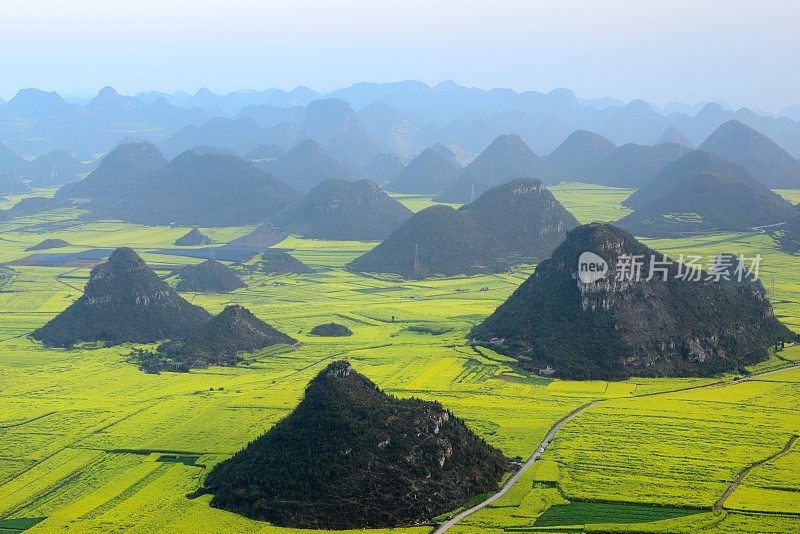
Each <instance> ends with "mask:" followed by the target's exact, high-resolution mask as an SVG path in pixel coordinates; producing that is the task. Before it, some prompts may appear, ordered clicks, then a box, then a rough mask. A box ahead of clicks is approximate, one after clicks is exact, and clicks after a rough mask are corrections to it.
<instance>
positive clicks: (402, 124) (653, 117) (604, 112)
mask: <svg viewBox="0 0 800 534" xmlns="http://www.w3.org/2000/svg"><path fill="white" fill-rule="evenodd" d="M798 109H800V108H798V107H797V106H790V107H788V108H786V110H784V112H783V113H782V115H781V116H771V115H767V114H764V113H763V112H757V111H754V110H751V109H748V108H741V109H738V110H732V109H729V108H728V107H727V106H726V105H723V104H720V103H706V104H703V105H685V104H671V105H669V106H665V107H664V108H660V107H656V106H653V105H651V104H648V103H646V102H644V101H642V100H633V101H631V102H628V103H622V102H620V101H618V100H614V99H595V100H582V99H579V98H577V97H576V96H575V95H574V94H573V93H572V92H571V91H569V90H567V89H557V90H554V91H551V92H549V93H540V92H535V91H525V92H516V91H512V90H510V89H490V90H483V89H476V88H467V87H463V86H459V85H458V84H456V83H454V82H451V81H447V82H443V83H440V84H438V85H435V86H433V87H431V86H429V85H426V84H424V83H421V82H416V81H405V82H397V83H358V84H355V85H353V86H351V87H347V88H343V89H339V90H336V91H333V92H331V93H328V94H326V95H322V94H320V93H318V92H316V91H313V90H311V89H308V88H305V87H299V88H296V89H294V90H292V91H288V92H287V91H282V90H279V89H267V90H265V91H235V92H232V93H229V94H228V95H217V94H214V93H212V92H211V91H209V90H207V89H201V90H200V91H197V93H195V94H194V95H189V94H186V93H174V94H166V93H159V92H157V91H152V92H147V93H140V94H139V95H136V96H125V95H120V94H118V93H117V92H116V91H114V89H112V88H110V87H107V88H104V89H102V90H101V91H100V92H99V93H98V95H97V96H96V97H95V98H94V99H92V100H89V101H86V102H84V103H82V104H75V103H69V102H67V101H66V100H64V99H63V98H62V97H61V96H59V95H58V94H57V93H54V92H46V91H41V90H38V89H23V90H21V91H20V92H19V93H18V94H17V95H16V96H15V97H14V98H12V99H11V100H10V101H9V102H7V103H5V104H0V142H3V143H5V144H6V145H8V146H10V147H11V148H12V149H13V150H14V151H16V152H18V153H21V154H24V155H26V156H38V155H42V154H44V153H46V152H49V151H52V150H55V149H62V150H66V151H67V152H68V153H70V154H72V155H76V156H79V158H78V159H81V160H86V159H89V157H88V156H90V155H91V154H94V153H104V152H107V151H109V150H110V149H111V148H113V146H115V145H116V144H117V143H118V142H119V141H120V140H121V139H122V138H124V137H125V136H128V135H133V136H135V137H138V138H140V140H148V141H151V142H155V143H160V142H164V141H166V140H167V139H168V138H170V137H172V136H174V135H176V134H177V133H178V132H179V131H181V130H182V129H184V128H185V127H187V126H194V127H195V128H198V129H199V128H201V127H202V126H203V125H205V124H206V123H208V122H209V121H210V120H212V123H211V124H212V126H214V127H218V128H220V129H224V128H223V126H222V125H221V124H219V123H218V122H213V121H216V120H217V119H219V118H224V119H226V120H229V121H233V123H239V121H242V120H246V121H247V122H246V123H245V124H247V127H248V128H252V125H255V126H256V127H257V128H259V132H258V133H257V135H256V138H254V139H252V140H251V141H248V142H247V143H245V144H247V145H248V146H249V145H252V146H249V148H247V150H250V149H252V148H254V146H255V144H257V143H269V144H277V145H279V146H282V147H284V148H291V146H292V145H293V144H295V143H296V142H298V141H299V140H302V139H303V138H307V137H310V138H314V139H316V140H317V141H318V142H320V144H322V145H323V146H324V147H325V148H326V149H327V150H329V151H330V152H331V154H332V155H333V156H334V157H336V158H337V159H340V160H346V159H352V160H353V161H354V162H355V163H356V164H358V165H360V166H363V165H365V164H366V163H367V162H368V161H369V159H371V158H372V157H374V155H375V154H377V153H378V152H375V151H376V150H378V151H379V152H387V151H393V152H397V153H398V154H401V155H404V156H414V155H416V154H418V153H419V152H421V151H422V150H423V149H424V148H425V147H429V146H431V145H433V144H435V143H437V142H441V143H443V144H446V145H457V146H460V147H462V148H463V149H465V150H466V151H467V152H471V153H477V152H480V151H482V150H483V149H484V148H486V146H488V144H489V143H491V141H492V140H493V139H494V138H496V137H497V136H498V135H501V134H506V133H516V134H517V135H519V136H520V137H521V138H522V139H523V141H525V143H526V144H528V145H529V146H530V147H531V149H532V150H533V151H534V152H535V153H536V154H539V155H546V154H549V153H551V152H552V151H553V150H555V148H556V147H557V146H558V145H559V144H560V143H561V142H562V141H563V140H564V139H566V138H567V136H569V135H570V134H571V133H572V132H574V131H576V130H587V131H591V132H595V133H597V134H599V135H602V136H604V137H606V138H607V139H609V140H610V141H611V142H612V143H613V144H615V145H617V146H620V145H625V144H628V143H634V144H638V145H653V144H661V143H662V142H670V143H678V144H682V145H685V146H688V147H690V148H691V147H693V146H699V145H700V144H701V143H702V142H703V141H704V140H705V139H706V138H707V137H708V136H709V135H710V134H711V133H712V132H714V131H715V130H716V129H717V128H719V127H720V126H721V125H722V124H724V123H726V122H728V121H730V120H738V121H740V122H742V123H743V124H746V125H748V126H750V127H751V128H754V129H756V130H758V131H759V132H761V133H762V134H764V135H766V136H768V137H769V138H770V139H772V140H773V141H774V142H775V143H777V144H778V145H779V146H781V147H782V148H783V149H784V150H786V151H787V152H788V153H789V154H791V155H792V156H793V157H797V156H800V122H798V121H799V120H800V112H798V111H797V110H798ZM354 110H356V111H354ZM309 114H311V115H313V116H315V117H316V118H314V117H312V118H309V117H308V115H309ZM325 117H328V119H330V120H329V121H328V122H326V121H325V120H318V119H320V118H325ZM337 124H338V125H346V128H344V129H342V130H339V129H338V126H335V125H337ZM331 125H334V128H330V126H331ZM239 127H240V128H242V129H243V128H244V127H243V126H241V125H240V126H239ZM211 130H213V128H206V129H205V130H204V131H201V132H195V131H193V130H192V129H190V130H189V131H183V132H182V133H181V135H180V136H178V137H177V138H176V139H172V140H170V142H169V143H168V144H166V145H165V146H164V147H163V148H164V150H165V153H166V154H167V155H169V156H174V155H177V154H178V153H180V152H183V151H185V150H187V149H189V148H191V147H192V146H196V145H198V144H215V143H207V142H206V141H203V142H198V141H197V140H191V138H192V136H193V135H197V136H198V137H204V138H205V139H206V140H209V139H213V138H214V135H215V134H214V133H213V131H211ZM235 139H236V136H235V135H234V136H233V138H232V139H222V140H220V142H221V141H226V144H227V145H228V146H220V148H233V149H235V150H237V152H238V153H240V154H244V153H245V148H244V147H242V146H233V145H232V144H231V142H232V141H235ZM187 140H190V141H187ZM181 142H183V144H181ZM187 145H191V146H187ZM353 146H357V147H359V148H357V149H355V150H353V149H352V147H353ZM368 147H372V148H371V149H368ZM84 156H87V157H84ZM359 158H364V159H366V161H360V160H359Z"/></svg>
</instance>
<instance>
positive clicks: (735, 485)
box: [714, 436, 797, 510]
mask: <svg viewBox="0 0 800 534" xmlns="http://www.w3.org/2000/svg"><path fill="white" fill-rule="evenodd" d="M795 441H797V436H792V437H791V438H789V441H788V442H787V443H786V445H785V446H784V447H783V449H781V450H780V451H779V452H777V453H776V454H773V455H772V456H770V457H769V458H767V459H766V460H762V461H760V462H758V463H757V464H753V465H751V466H750V467H748V468H747V469H745V470H744V471H742V472H741V473H739V476H738V477H736V480H734V481H733V484H731V485H730V487H728V490H727V491H726V492H725V493H724V494H723V495H722V498H721V499H720V500H719V501H717V504H715V505H714V510H722V509H723V508H724V507H725V501H727V500H728V497H730V496H731V494H732V493H733V492H734V491H736V488H738V487H739V484H741V483H742V481H743V480H744V479H745V477H746V476H747V475H749V474H750V471H752V470H753V469H755V468H756V467H759V466H762V465H764V464H766V463H769V462H771V461H773V460H775V459H776V458H780V457H781V456H783V455H784V454H787V453H788V452H789V450H790V449H791V448H792V445H794V442H795Z"/></svg>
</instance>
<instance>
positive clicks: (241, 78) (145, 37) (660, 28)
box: [0, 0, 800, 111]
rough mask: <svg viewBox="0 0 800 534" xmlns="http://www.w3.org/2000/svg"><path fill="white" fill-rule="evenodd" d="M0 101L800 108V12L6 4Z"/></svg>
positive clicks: (57, 0)
mask: <svg viewBox="0 0 800 534" xmlns="http://www.w3.org/2000/svg"><path fill="white" fill-rule="evenodd" d="M0 50H2V52H0V98H3V99H6V100H8V99H9V98H11V97H12V96H13V95H14V94H15V93H16V92H17V90H19V89H20V88H24V87H38V88H41V89H46V90H55V91H58V92H59V93H62V94H81V93H83V94H94V93H96V92H97V91H98V90H99V89H100V88H102V87H104V86H106V85H111V86H113V87H115V88H116V89H117V90H118V91H119V92H121V93H124V94H135V93H137V92H139V91H146V90H153V89H156V90H162V91H167V92H172V91H174V90H176V89H181V90H185V91H188V92H194V91H196V90H197V89H198V88H200V87H208V88H209V89H211V90H213V91H215V92H219V93H226V92H228V91H231V90H236V89H265V88H268V87H278V88H282V89H291V88H293V87H295V86H298V85H306V86H309V87H311V88H314V89H316V90H318V91H321V92H325V91H330V90H333V89H336V88H339V87H344V86H348V85H350V84H352V83H355V82H359V81H376V82H383V81H399V80H405V79H416V80H421V81H424V82H427V83H431V84H435V83H437V82H440V81H442V80H446V79H452V80H454V81H456V82H458V83H460V84H462V85H467V86H474V87H482V88H492V87H510V88H512V89H515V90H518V91H523V90H536V91H549V90H552V89H555V88H559V87H567V88H569V89H572V90H573V91H574V92H575V93H576V94H577V95H578V96H580V97H584V98H593V97H603V96H612V97H616V98H621V99H623V100H630V99H633V98H643V99H645V100H648V101H650V102H654V103H656V104H659V105H663V104H666V103H668V102H673V101H680V102H687V103H694V102H698V101H712V100H725V101H727V102H729V103H731V104H732V105H734V106H736V107H739V106H750V107H755V108H759V109H763V110H767V111H778V110H780V109H782V108H783V107H785V106H786V105H788V104H793V103H798V104H800V53H798V51H800V2H797V1H796V0H754V1H745V0H725V1H723V0H671V1H662V0H647V1H642V0H602V1H598V0H552V1H548V2H542V1H537V0H494V1H484V0H480V1H474V0H425V1H422V0H402V1H397V0H369V1H367V0H280V1H272V0H266V1H263V0H262V1H245V0H224V1H222V2H221V1H219V0H215V1H210V0H191V1H177V0H136V1H134V2H113V1H108V0H102V1H100V0H71V1H64V0H3V1H2V2H0Z"/></svg>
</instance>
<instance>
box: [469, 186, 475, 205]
mask: <svg viewBox="0 0 800 534" xmlns="http://www.w3.org/2000/svg"><path fill="white" fill-rule="evenodd" d="M473 202H475V184H472V188H471V190H470V193H469V203H470V204H472V203H473Z"/></svg>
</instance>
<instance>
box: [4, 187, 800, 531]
mask: <svg viewBox="0 0 800 534" xmlns="http://www.w3.org/2000/svg"><path fill="white" fill-rule="evenodd" d="M553 192H554V194H555V195H556V196H557V197H558V198H559V200H560V201H562V202H563V203H564V205H565V206H566V207H567V208H568V209H570V210H571V211H573V212H574V213H575V214H576V216H577V217H578V219H579V220H580V221H581V222H588V221H591V220H615V219H618V218H619V217H621V216H623V215H624V214H625V213H626V210H624V208H622V207H621V206H620V202H621V200H622V199H624V198H625V197H626V195H627V194H628V192H626V191H623V190H614V189H608V188H598V187H592V186H586V185H583V184H562V185H561V186H557V187H555V188H553ZM401 200H402V201H403V202H406V203H407V204H408V205H409V206H410V207H412V209H415V210H419V209H422V208H424V207H425V206H427V205H429V204H430V201H429V199H425V198H421V197H411V198H401ZM79 215H80V212H79V211H78V210H59V211H56V212H53V213H50V214H47V215H45V216H35V217H34V216H32V217H24V218H20V219H15V220H12V221H9V222H5V223H0V262H11V261H13V260H17V259H19V258H23V257H25V256H27V255H28V254H29V253H26V252H24V249H25V248H27V247H29V246H31V245H33V244H35V243H38V242H39V241H41V240H42V239H43V238H44V236H45V234H46V236H47V237H52V238H59V239H64V240H66V241H68V242H69V243H71V244H72V245H73V246H72V247H69V248H66V249H59V251H64V252H70V251H80V250H85V249H87V248H108V247H112V248H113V247H116V246H122V245H125V246H131V247H133V248H135V249H137V251H139V252H140V253H141V255H142V257H143V258H144V259H145V260H146V261H147V262H148V263H149V264H151V265H152V266H153V267H154V268H156V269H157V270H158V272H159V274H162V275H167V274H168V273H169V272H170V270H171V269H172V268H173V267H175V266H178V265H183V264H187V263H194V262H197V261H200V260H199V259H195V258H190V257H183V256H166V255H162V254H152V253H148V250H153V249H157V248H170V247H172V243H173V242H174V240H175V239H176V238H178V237H180V236H181V235H183V234H184V233H186V231H187V229H186V228H169V227H144V226H138V225H131V224H125V223H119V222H111V221H104V222H80V221H78V220H77V217H79ZM251 230H252V227H249V228H221V229H220V228H218V229H204V230H203V231H204V233H206V234H207V235H209V236H211V237H212V238H213V239H214V240H215V241H216V242H220V243H223V242H227V241H229V240H231V239H234V238H236V237H239V236H242V235H245V234H247V233H248V232H250V231H251ZM649 244H650V245H651V246H653V247H655V248H657V249H659V250H662V251H664V252H666V253H667V254H670V255H679V254H681V253H684V254H703V255H711V254H715V253H719V252H732V253H736V254H740V253H744V254H746V255H748V256H754V255H755V254H760V255H761V256H762V262H761V268H762V273H761V274H762V278H763V279H764V283H765V285H766V287H767V289H768V291H769V292H770V294H771V295H772V297H773V299H774V302H775V308H776V311H777V313H778V314H779V315H781V316H782V318H783V320H784V321H785V322H786V324H788V325H790V326H791V327H792V328H793V329H795V330H797V331H800V276H798V273H800V256H790V255H787V254H784V253H782V252H780V251H778V250H777V249H776V248H775V246H774V244H773V243H772V241H771V239H770V238H769V237H768V236H765V235H753V234H724V235H720V234H717V235H711V236H704V237H700V238H691V239H690V238H687V239H681V240H658V241H651V242H649ZM280 246H281V247H285V248H288V249H292V254H293V255H295V256H296V257H297V258H299V259H300V260H302V261H304V262H305V263H307V264H308V265H310V266H312V267H313V268H315V269H316V272H315V273H314V274H312V275H304V276H294V275H291V276H266V275H263V274H249V275H246V277H245V279H246V281H247V284H248V287H247V288H244V289H241V290H237V291H236V292H234V293H232V294H229V295H217V296H208V295H198V294H185V296H186V297H187V298H188V299H189V300H191V301H193V302H195V303H197V304H200V305H202V306H204V307H206V308H207V309H208V310H209V311H211V312H218V311H220V310H221V309H222V308H223V307H224V306H225V305H226V304H229V303H241V304H244V305H245V306H247V307H248V308H249V309H250V310H252V311H253V312H254V313H255V314H256V315H258V316H259V317H260V318H262V319H264V320H266V321H268V322H270V323H272V324H273V325H275V326H276V327H277V328H279V329H280V330H282V331H285V332H287V333H289V334H291V335H292V336H294V337H296V338H297V339H299V340H300V341H301V345H300V346H299V347H298V348H296V349H294V350H291V351H286V350H267V351H263V352H261V353H258V354H255V355H253V356H252V357H248V359H247V361H246V362H245V364H244V365H241V366H239V367H236V368H210V369H207V370H198V371H193V372H191V373H182V374H170V373H163V374H161V375H147V374H144V373H142V372H140V371H139V370H138V369H137V367H136V366H135V365H133V364H132V363H130V362H129V361H128V354H129V353H130V351H131V347H115V348H106V349H97V350H77V351H63V350H44V349H42V347H41V346H40V345H38V344H37V343H34V342H32V341H31V340H29V339H28V338H27V337H26V334H27V333H29V332H30V331H31V330H33V329H35V328H37V327H38V326H41V325H42V324H44V323H45V322H46V321H47V320H49V319H50V318H51V317H53V316H54V315H55V314H56V313H58V312H59V311H61V310H63V309H64V308H65V307H66V306H67V305H68V304H69V303H70V302H72V301H73V300H75V299H76V298H77V297H78V296H79V295H80V292H81V289H82V287H83V285H84V284H85V282H86V278H87V276H88V274H89V268H88V267H87V266H62V267H36V266H17V267H14V268H15V270H17V271H18V274H17V276H16V277H15V278H14V280H13V281H12V283H11V284H10V285H9V286H7V287H6V288H4V290H3V292H0V520H1V521H0V532H19V531H22V530H23V529H26V528H28V527H30V528H28V530H26V532H30V533H34V532H54V531H68V532H232V533H233V532H270V533H283V532H290V531H291V529H282V528H276V527H272V526H270V525H267V524H264V523H259V522H255V521H251V520H248V519H245V518H242V517H239V516H237V515H234V514H231V513H228V512H224V511H220V510H216V509H213V508H210V507H209V506H208V501H209V497H208V496H206V497H200V498H197V499H193V500H191V499H188V498H186V494H188V493H190V492H191V491H193V490H194V489H196V488H197V487H198V485H199V482H200V480H201V478H202V477H203V476H204V473H205V472H206V471H207V470H208V468H209V467H210V466H212V465H214V464H215V463H217V462H219V461H221V460H223V459H224V458H226V457H228V456H229V455H231V454H232V453H234V452H235V451H237V450H239V449H241V448H242V447H243V446H244V445H246V444H247V442H248V441H250V440H252V439H254V438H255V437H257V436H258V435H260V434H262V433H263V432H264V431H266V430H267V429H269V428H270V427H271V426H272V425H273V424H275V423H276V422H277V421H278V420H280V419H281V418H282V417H284V416H285V415H286V414H288V413H289V412H290V411H291V410H292V409H293V408H294V406H295V405H296V404H297V403H298V402H299V400H300V397H301V395H302V393H303V389H304V388H305V385H306V384H307V382H308V381H309V380H310V379H311V378H312V377H313V376H314V375H315V374H316V373H317V372H319V370H321V369H322V368H323V367H324V366H325V365H326V364H327V363H328V362H330V361H331V360H334V359H339V358H346V359H348V360H349V361H350V362H351V363H352V364H353V365H354V367H355V368H356V369H357V370H359V371H360V372H362V373H363V374H365V375H366V376H368V377H369V378H370V379H372V380H373V381H375V382H376V383H377V384H379V385H380V386H381V387H382V388H384V389H385V390H387V391H389V392H391V393H393V394H395V395H398V396H401V397H410V396H415V397H421V398H426V399H436V400H439V401H440V402H441V403H442V404H443V405H444V406H445V407H447V408H448V409H450V410H452V411H453V412H454V413H455V414H456V415H458V416H460V417H462V418H464V419H465V420H466V421H467V423H468V424H469V426H470V427H471V428H472V429H474V430H475V431H476V432H477V433H478V434H479V435H481V436H482V437H483V438H485V439H486V440H487V441H488V442H489V443H491V444H492V445H495V446H497V447H499V448H500V449H501V450H502V451H503V452H504V453H506V454H507V455H508V456H510V457H512V458H519V459H523V458H527V457H528V456H530V455H531V454H532V453H533V452H534V451H535V450H536V448H537V447H538V446H539V443H540V442H541V441H542V439H543V438H544V436H545V435H546V434H547V432H548V429H549V428H550V427H551V426H552V425H553V424H554V423H555V422H556V421H558V420H559V419H560V418H561V417H562V416H563V415H564V414H566V413H568V412H570V411H572V410H574V409H575V408H577V407H579V406H582V405H584V404H586V403H587V402H589V401H590V400H594V399H602V402H599V403H598V404H596V405H595V406H593V407H592V408H590V409H589V410H587V411H585V412H583V413H582V414H580V415H579V416H578V417H576V418H575V419H573V420H571V421H570V422H569V423H567V424H566V425H565V426H564V428H563V429H562V431H561V432H560V433H559V434H558V435H557V437H556V439H555V440H554V442H553V443H552V444H551V445H550V447H549V448H548V449H547V451H546V452H545V453H544V456H543V460H541V461H539V462H537V463H536V464H534V467H533V468H532V469H531V470H529V471H528V472H527V473H526V474H525V475H524V476H523V477H522V479H521V480H520V482H519V483H518V484H516V485H515V486H514V487H513V488H512V490H511V491H510V492H509V493H508V494H507V495H506V496H505V497H504V498H503V499H501V500H499V501H497V502H496V503H494V504H493V505H492V506H491V507H489V508H487V509H485V510H483V511H481V512H479V513H477V514H475V515H473V516H471V517H469V518H467V519H466V520H465V521H464V522H463V523H460V524H458V525H457V526H456V527H454V528H453V529H452V532H478V531H480V532H515V531H533V530H546V531H548V532H553V531H579V532H580V531H584V530H585V531H602V532H623V531H624V532H701V531H702V532H742V531H756V530H757V531H760V532H776V533H777V532H791V531H800V486H799V485H798V480H800V476H799V475H800V472H799V471H798V465H799V464H798V460H800V456H798V455H799V454H800V449H798V447H799V446H800V445H793V446H792V447H791V448H790V450H789V451H788V452H787V453H786V454H783V455H780V456H776V457H775V458H774V460H770V461H767V462H765V463H762V462H764V461H765V460H767V459H768V458H771V457H773V456H775V455H776V454H778V453H779V452H780V451H781V450H782V449H783V448H784V447H785V446H786V444H787V442H788V441H789V440H790V439H791V437H792V436H796V435H800V369H795V370H780V371H779V372H774V373H771V374H763V375H758V376H756V377H754V378H753V379H751V380H744V381H733V380H732V378H733V377H722V378H721V379H720V380H722V381H724V383H716V382H718V381H716V380H698V379H686V380H678V379H668V380H656V379H651V380H643V379H635V380H629V381H625V382H621V383H607V382H580V383H579V382H564V381H550V380H547V379H542V378H538V377H530V376H527V375H526V374H525V373H522V372H520V371H519V370H518V369H516V368H515V367H514V366H513V365H512V364H513V362H512V361H510V360H509V359H508V358H505V357H502V356H499V355H497V354H494V353H492V352H490V351H487V350H485V349H481V350H480V351H475V350H473V349H471V348H469V347H466V346H464V336H465V334H466V332H467V331H468V330H469V329H470V327H471V326H472V325H474V324H476V323H478V322H479V321H481V320H482V318H483V317H485V316H486V315H488V314H489V313H491V312H492V311H493V310H494V309H495V308H496V307H497V305H498V304H499V303H501V302H502V301H503V300H504V299H505V298H507V297H508V296H509V295H510V294H511V292H513V291H514V289H515V288H516V287H517V286H518V285H519V284H520V283H521V282H522V281H523V280H524V279H525V278H526V277H527V276H528V275H529V274H530V273H531V271H532V267H525V268H520V269H518V270H515V271H514V272H512V273H507V274H502V275H493V276H477V277H471V278H449V279H435V280H425V281H405V280H400V279H396V278H391V277H386V278H373V277H363V276H357V275H354V274H351V273H348V272H346V271H343V270H342V269H341V267H342V266H343V265H344V264H345V263H347V262H348V261H350V260H352V259H353V258H355V257H356V256H358V255H359V254H361V253H363V252H364V251H366V250H369V249H370V248H371V247H373V246H374V243H361V242H330V241H315V240H306V239H300V238H289V239H287V240H286V241H284V242H283V243H281V244H280ZM482 288H488V290H487V291H481V289H482ZM330 321H336V322H341V323H344V324H346V325H347V326H348V327H350V328H351V329H352V330H353V332H354V335H353V336H352V337H348V338H318V337H312V336H309V335H308V331H309V330H310V329H311V328H312V327H313V326H315V325H317V324H320V323H323V322H330ZM425 332H433V333H425ZM798 348H800V347H791V348H790V349H787V350H786V351H784V352H783V353H781V354H780V355H779V356H778V357H774V358H772V359H771V360H770V361H769V362H766V363H765V364H762V365H759V366H758V367H757V368H756V369H754V371H758V372H761V371H769V370H773V369H779V368H781V367H784V366H788V365H792V364H794V363H795V362H798V361H800V351H798ZM690 388H691V389H690ZM754 465H755V466H756V467H754V468H753V469H752V471H751V472H750V473H749V474H748V475H747V476H746V477H745V478H744V479H743V480H742V483H741V484H740V485H739V486H738V488H736V490H735V491H733V492H732V494H731V495H730V497H729V498H728V499H727V501H726V502H725V504H724V509H723V510H720V511H714V510H713V508H714V505H715V504H716V503H717V501H718V500H719V499H720V498H721V497H722V495H723V493H724V492H725V491H726V490H727V489H728V487H729V486H730V485H731V483H732V482H733V481H734V480H735V479H736V478H737V476H738V475H739V473H740V472H742V471H743V470H745V469H746V468H748V467H751V466H754ZM554 529H555V530H554ZM399 531H401V532H403V533H405V532H409V533H411V532H414V533H417V532H419V533H428V532H430V531H431V527H427V526H421V527H418V528H407V529H399Z"/></svg>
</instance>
